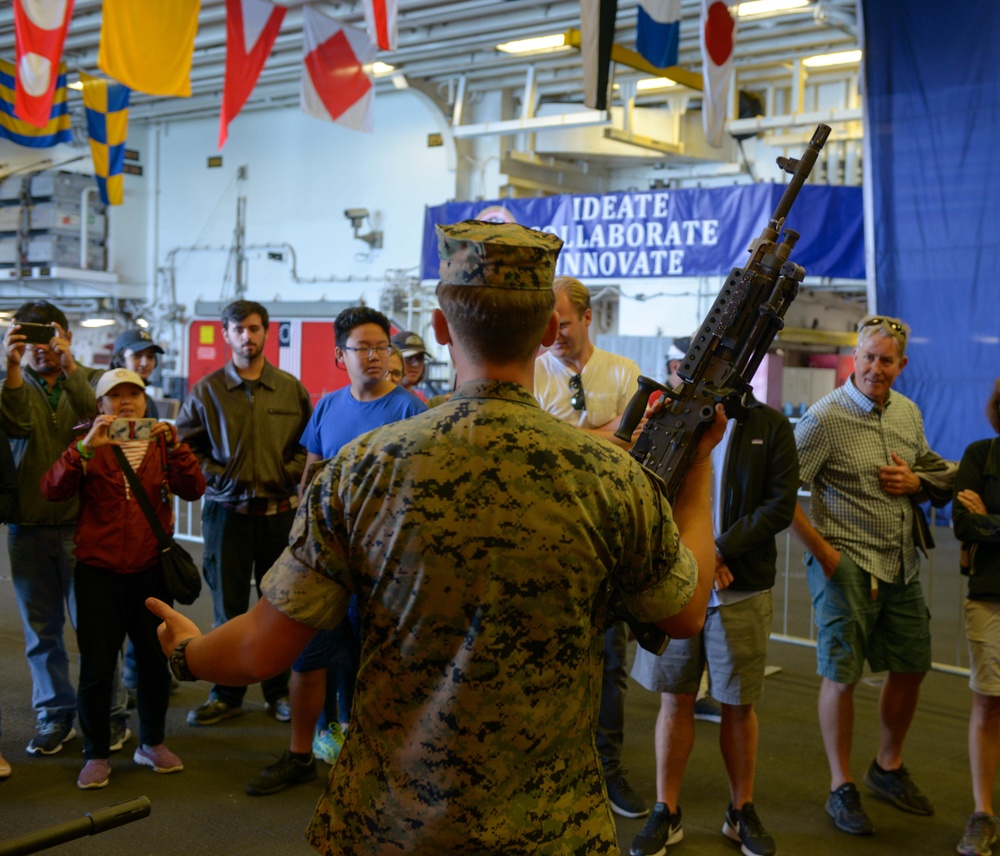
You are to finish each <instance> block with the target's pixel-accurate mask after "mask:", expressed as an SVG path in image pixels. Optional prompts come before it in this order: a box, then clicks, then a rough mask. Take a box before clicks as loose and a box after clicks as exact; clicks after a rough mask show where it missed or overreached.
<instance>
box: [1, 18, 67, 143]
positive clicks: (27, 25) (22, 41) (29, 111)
mask: <svg viewBox="0 0 1000 856" xmlns="http://www.w3.org/2000/svg"><path fill="white" fill-rule="evenodd" d="M72 17H73V0H14V34H15V39H16V42H17V79H16V81H15V83H14V113H15V114H16V115H17V117H18V118H19V119H22V120H23V121H25V122H27V123H28V124H29V125H34V126H35V127H36V128H44V127H45V126H46V125H48V123H49V120H50V118H51V110H52V99H53V96H54V94H55V89H56V79H57V78H58V77H59V63H60V61H61V59H62V52H63V43H64V42H65V41H66V31H67V30H68V29H69V21H70V18H72Z"/></svg>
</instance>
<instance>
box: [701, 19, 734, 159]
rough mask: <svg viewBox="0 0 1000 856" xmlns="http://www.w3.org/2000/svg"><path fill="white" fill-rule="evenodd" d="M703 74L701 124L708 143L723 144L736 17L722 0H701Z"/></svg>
mask: <svg viewBox="0 0 1000 856" xmlns="http://www.w3.org/2000/svg"><path fill="white" fill-rule="evenodd" d="M700 23H701V28H700V29H701V73H702V76H703V78H704V80H705V87H704V90H703V92H702V99H701V123H702V126H703V127H704V128H705V139H706V140H708V143H709V145H712V146H715V147H716V148H718V147H719V146H721V145H722V131H723V128H724V127H725V124H726V114H727V113H728V112H729V78H730V77H731V76H732V68H733V43H734V39H735V37H736V20H735V19H734V18H733V16H732V15H730V14H729V8H728V7H727V6H726V4H725V3H723V2H722V0H701V22H700Z"/></svg>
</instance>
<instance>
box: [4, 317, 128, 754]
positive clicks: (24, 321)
mask: <svg viewBox="0 0 1000 856" xmlns="http://www.w3.org/2000/svg"><path fill="white" fill-rule="evenodd" d="M45 328H47V332H48V337H47V338H46V336H45V333H46V330H45ZM72 339H73V334H72V332H71V331H70V330H69V329H68V325H67V322H66V316H65V315H64V314H63V312H62V311H61V310H60V309H59V308H58V307H56V306H54V305H53V304H51V303H49V302H48V301H46V300H38V301H30V302H28V303H25V304H23V305H22V306H21V307H20V308H18V310H17V312H16V313H15V316H14V318H13V319H12V321H11V324H10V327H9V328H8V329H7V333H6V335H5V336H4V339H3V346H4V352H5V354H6V363H7V377H6V379H5V380H4V383H3V386H2V387H0V425H2V427H3V429H4V430H5V431H6V432H7V434H8V435H9V437H10V438H11V440H12V441H13V451H14V458H15V460H16V461H17V462H18V466H17V482H18V488H19V494H20V497H19V502H18V504H17V507H16V508H15V510H14V513H13V514H12V515H11V518H10V525H9V526H8V532H7V547H8V551H9V553H10V565H11V576H12V577H13V579H14V594H15V597H16V599H17V606H18V609H19V610H20V613H21V620H22V623H23V625H24V639H25V653H26V655H27V658H28V667H29V669H30V670H31V681H32V693H31V699H32V704H33V706H34V708H35V712H36V714H37V717H38V719H37V724H36V730H35V736H34V737H33V738H32V739H31V742H30V743H29V744H28V747H27V751H28V752H29V753H30V754H32V755H54V754H55V753H56V752H58V751H59V750H60V749H62V746H63V744H64V743H65V742H66V741H68V740H70V739H72V738H73V737H74V735H75V734H76V731H75V729H74V728H73V721H74V717H75V715H76V691H75V689H74V687H73V684H72V682H71V681H70V674H69V656H68V654H67V652H66V646H65V644H64V643H63V630H64V628H65V625H66V608H68V609H69V615H70V621H71V622H72V624H73V626H74V627H75V626H76V603H75V600H74V597H73V564H74V559H73V552H72V551H73V530H74V528H75V526H76V517H77V500H76V499H70V500H67V501H65V502H47V501H46V500H45V499H43V498H42V496H41V494H40V493H39V490H38V485H39V482H40V481H41V478H42V476H43V475H44V474H45V473H46V472H47V471H48V469H49V467H51V466H52V464H54V463H55V461H56V460H57V459H58V457H59V456H60V455H61V454H62V452H63V450H64V449H65V448H66V447H67V446H69V444H70V443H71V442H72V441H73V440H74V439H75V438H76V437H77V436H78V431H77V430H75V429H74V426H75V425H77V424H78V423H80V422H85V421H87V420H89V419H92V418H93V417H94V414H95V413H96V412H97V404H96V400H95V398H94V388H93V384H94V383H96V380H97V378H98V377H99V376H100V375H101V374H102V373H101V371H100V370H98V369H92V368H88V367H87V366H81V365H79V364H78V363H77V362H76V360H75V359H74V358H73V354H72V351H71V350H70V343H71V342H72ZM64 604H65V606H64ZM120 696H121V693H120V692H118V691H116V693H115V695H114V696H113V697H114V698H115V704H114V707H113V709H112V720H113V725H112V738H111V742H112V747H113V751H114V750H116V749H120V748H121V747H122V744H123V743H124V741H125V740H127V739H128V736H129V734H128V729H127V728H126V726H125V716H126V714H125V710H124V701H123V699H122V698H121V697H120Z"/></svg>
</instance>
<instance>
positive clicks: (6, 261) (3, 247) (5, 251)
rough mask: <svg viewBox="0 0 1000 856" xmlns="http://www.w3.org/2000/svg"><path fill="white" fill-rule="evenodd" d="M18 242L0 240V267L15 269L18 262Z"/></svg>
mask: <svg viewBox="0 0 1000 856" xmlns="http://www.w3.org/2000/svg"><path fill="white" fill-rule="evenodd" d="M17 248H18V240H17V238H16V237H13V238H0V267H15V266H16V265H17V261H18V258H17V256H18V249H17Z"/></svg>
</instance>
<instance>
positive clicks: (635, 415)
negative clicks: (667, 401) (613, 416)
mask: <svg viewBox="0 0 1000 856" xmlns="http://www.w3.org/2000/svg"><path fill="white" fill-rule="evenodd" d="M638 383H639V389H638V390H637V392H636V393H635V395H633V396H632V398H631V399H630V400H629V403H628V406H627V407H626V408H625V412H624V413H623V414H622V421H621V423H620V424H619V426H618V430H617V431H615V436H616V437H617V438H618V439H619V440H621V441H623V442H625V443H631V442H632V432H633V431H635V429H636V426H637V425H638V424H639V423H640V422H641V421H642V417H643V416H644V415H645V413H646V406H647V405H648V404H649V396H651V395H652V394H653V393H654V392H655V391H656V390H659V391H660V392H667V393H669V392H670V390H669V388H668V387H665V386H664V385H663V384H662V383H659V382H658V381H655V380H653V379H652V378H649V377H644V376H643V375H639V381H638Z"/></svg>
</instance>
